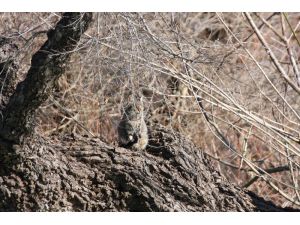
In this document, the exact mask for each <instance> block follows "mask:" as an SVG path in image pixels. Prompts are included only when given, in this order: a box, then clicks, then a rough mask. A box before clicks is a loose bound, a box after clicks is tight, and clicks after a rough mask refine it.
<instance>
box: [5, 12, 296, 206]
mask: <svg viewBox="0 0 300 225" xmlns="http://www.w3.org/2000/svg"><path fill="white" fill-rule="evenodd" d="M90 21H91V14H90V13H85V14H80V13H66V14H64V16H63V17H62V19H61V20H60V22H59V23H58V24H57V26H56V28H55V30H52V31H50V32H49V33H48V41H47V42H46V43H45V44H44V45H43V46H42V47H41V50H40V51H38V52H37V53H36V54H35V55H34V56H33V58H32V65H31V68H30V70H29V72H28V75H27V77H26V79H25V80H24V82H22V83H20V84H19V85H18V86H17V89H16V91H15V93H14V94H13V95H12V96H11V98H10V100H9V102H8V103H7V104H5V108H4V109H3V110H2V114H3V119H2V121H1V128H0V210H1V211H288V210H293V209H283V208H280V207H277V206H275V205H274V204H273V203H271V202H267V201H265V200H263V199H262V198H260V197H257V196H256V195H255V194H253V193H251V192H249V191H247V190H242V189H240V188H238V187H236V186H234V185H233V184H230V183H229V182H228V181H227V180H226V179H225V178H224V177H223V176H222V175H221V174H220V173H219V172H218V171H216V169H215V168H214V167H213V166H212V165H211V163H210V161H209V160H208V159H207V158H206V157H205V156H204V155H203V153H202V151H201V150H199V149H197V148H196V147H195V146H194V145H193V144H192V143H191V142H190V141H188V140H186V139H185V138H183V137H182V136H180V135H179V134H177V133H174V132H172V131H170V130H167V129H166V128H163V127H161V126H159V125H153V126H151V127H150V142H149V146H148V147H147V149H146V151H143V152H135V151H132V150H130V149H125V148H119V147H115V146H111V145H108V144H106V143H104V142H102V141H101V140H100V139H99V138H91V137H87V136H86V137H75V136H74V135H73V136H72V135H69V136H67V135H65V136H61V137H59V136H53V137H51V138H44V137H42V136H40V135H38V134H34V133H33V125H32V119H33V118H34V111H35V110H36V109H37V108H38V107H39V106H40V104H41V103H42V102H43V101H45V99H46V98H47V97H48V96H49V94H50V93H51V89H52V86H53V82H54V81H55V80H56V79H58V77H59V76H60V75H61V73H62V71H63V68H64V64H65V63H66V61H67V59H68V57H69V55H70V52H71V50H72V49H73V48H75V46H76V43H77V42H78V40H79V38H80V36H81V34H82V33H83V32H84V31H85V30H86V29H87V27H88V24H89V23H90ZM56 53H57V54H56ZM31 134H33V135H31Z"/></svg>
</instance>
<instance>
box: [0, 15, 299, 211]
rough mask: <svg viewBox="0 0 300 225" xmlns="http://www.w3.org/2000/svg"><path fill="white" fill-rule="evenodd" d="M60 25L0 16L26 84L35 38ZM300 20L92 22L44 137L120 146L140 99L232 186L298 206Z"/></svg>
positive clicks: (45, 115) (48, 114) (49, 111)
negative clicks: (123, 126)
mask: <svg viewBox="0 0 300 225" xmlns="http://www.w3.org/2000/svg"><path fill="white" fill-rule="evenodd" d="M59 16H60V15H58V14H52V13H43V14H41V13H35V14H22V15H20V14H14V13H11V14H7V13H5V14H2V15H1V16H0V27H1V33H2V34H4V35H6V36H12V38H14V39H15V40H16V42H17V43H18V44H19V45H20V46H21V47H20V51H21V52H22V54H24V59H23V64H24V66H23V67H22V69H21V70H20V76H21V77H22V74H26V70H27V68H28V66H29V59H30V55H31V54H32V53H33V52H34V51H36V50H37V49H38V47H39V46H40V45H41V43H42V42H43V41H44V40H45V34H40V35H37V36H36V37H35V38H31V39H30V37H32V35H34V33H36V32H38V31H43V30H47V29H49V27H51V26H53V25H54V24H55V21H57V20H58V19H59ZM299 19H300V14H299V13H289V14H283V13H275V14H272V13H259V14H254V13H251V14H242V13H146V14H144V13H143V14H140V13H99V14H95V15H94V23H93V26H92V27H91V28H90V29H89V30H88V32H87V33H86V35H85V36H84V38H83V39H82V43H81V45H80V46H78V50H77V52H76V53H75V54H74V55H73V57H72V60H71V62H70V64H69V65H68V68H67V70H66V72H65V75H64V76H63V77H61V79H60V80H59V81H58V83H57V85H56V89H55V92H54V94H53V96H52V97H51V98H50V99H49V100H48V101H47V102H46V103H45V104H44V105H43V106H42V107H41V108H40V109H39V110H38V124H39V126H38V129H39V131H41V132H42V133H43V134H44V135H52V134H57V133H62V134H63V133H66V132H67V133H70V132H73V133H76V134H86V133H89V134H93V135H97V136H100V137H101V138H102V139H103V140H105V141H107V142H108V143H114V142H115V140H116V131H115V130H116V124H117V122H118V119H119V117H120V115H119V112H120V110H119V109H120V107H121V106H122V104H123V102H126V100H127V99H128V96H131V95H133V96H135V97H136V98H137V97H138V96H140V95H141V93H143V96H144V105H145V106H146V114H147V120H148V121H149V122H152V123H153V122H158V123H162V124H164V125H166V126H169V127H172V128H173V129H174V130H176V131H179V132H181V133H182V134H184V135H186V136H188V137H189V138H190V139H191V140H193V142H194V143H196V144H197V145H198V146H199V147H200V148H202V149H203V150H204V151H205V152H206V153H207V154H209V155H210V156H211V158H213V159H214V162H215V164H216V166H217V167H219V168H220V170H221V171H222V173H223V174H224V175H226V176H227V178H228V179H230V180H232V181H233V182H235V183H237V184H239V185H241V186H247V188H249V189H250V190H253V191H254V192H256V193H258V194H259V195H261V196H263V197H265V198H266V199H270V200H273V201H274V202H276V203H277V204H281V205H283V206H293V207H299V205H300V203H299V202H300V195H299V191H300V190H299V163H300V160H299V159H300V148H299V143H300V137H299V130H300V129H299V125H300V113H299V112H300V97H299V92H298V89H297V88H299V84H300V78H299V77H298V76H299V72H298V70H299V69H298V68H299V59H300V57H299V52H300V44H299V39H300V35H299V33H300V29H299V26H300V22H299V21H300V20H299ZM251 24H252V26H251ZM253 24H254V25H255V26H256V27H257V29H255V26H254V27H253ZM33 28H34V29H33ZM254 31H256V33H255V32H254ZM259 35H261V37H263V41H262V40H261V39H260V38H258V37H259ZM25 39H27V41H25ZM28 40H30V41H28ZM270 52H272V55H271V57H270ZM276 63H277V64H276ZM274 168H276V169H274ZM258 175H259V178H258V177H256V176H258ZM255 177H256V178H255ZM257 178H258V179H257Z"/></svg>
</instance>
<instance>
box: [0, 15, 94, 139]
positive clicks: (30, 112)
mask: <svg viewBox="0 0 300 225" xmlns="http://www.w3.org/2000/svg"><path fill="white" fill-rule="evenodd" d="M91 18H92V14H91V13H84V14H81V13H64V14H63V16H62V19H61V20H60V21H59V22H58V24H57V25H56V27H55V29H54V30H50V31H49V32H48V33H47V36H48V40H47V41H46V42H45V44H44V45H43V46H42V47H41V49H40V50H39V51H38V52H37V53H35V54H34V55H33V57H32V60H31V67H30V69H29V71H28V74H27V76H26V79H25V80H24V81H23V82H21V83H19V84H18V86H17V89H16V91H15V93H14V94H13V96H12V97H11V98H10V100H9V102H8V104H7V106H6V107H5V108H4V110H3V111H2V114H3V118H2V121H1V123H0V136H1V137H2V138H3V139H6V140H8V141H11V142H14V143H19V142H20V141H22V140H23V139H24V138H25V137H26V136H28V135H31V134H33V127H34V125H33V119H34V115H35V110H36V109H37V108H38V107H39V106H40V105H41V104H42V103H43V102H44V101H45V100H46V99H47V98H48V97H49V95H50V94H51V91H52V89H53V85H54V83H55V81H56V80H57V79H58V78H59V77H60V76H61V75H62V73H63V71H64V67H65V64H66V61H67V60H68V59H69V57H70V55H71V52H72V51H73V50H74V49H75V48H76V45H77V43H78V41H79V39H80V36H81V35H82V33H83V32H84V31H85V30H86V29H87V27H88V25H89V24H90V22H91Z"/></svg>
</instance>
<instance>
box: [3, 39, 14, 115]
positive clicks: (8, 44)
mask: <svg viewBox="0 0 300 225" xmlns="http://www.w3.org/2000/svg"><path fill="white" fill-rule="evenodd" d="M17 52H18V47H17V45H15V44H14V43H12V41H11V40H10V39H8V38H6V37H2V36H0V110H3V108H4V107H5V105H6V104H7V102H8V99H9V97H10V96H11V95H12V94H13V93H14V91H15V86H16V84H17V69H18V62H17V61H18V60H17V58H18V57H17V56H16V55H17Z"/></svg>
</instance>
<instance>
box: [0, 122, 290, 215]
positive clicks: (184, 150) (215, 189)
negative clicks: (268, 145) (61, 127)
mask: <svg viewBox="0 0 300 225" xmlns="http://www.w3.org/2000/svg"><path fill="white" fill-rule="evenodd" d="M151 130H152V134H151V137H150V143H149V146H148V148H147V149H146V151H142V152H136V151H132V150H130V149H125V148H120V147H115V146H109V145H107V144H106V143H104V142H102V141H101V140H100V139H98V138H89V137H74V136H64V137H52V138H51V139H45V138H42V137H38V136H35V138H34V139H31V141H30V142H28V143H26V144H24V145H23V146H20V145H13V146H12V149H10V150H9V151H5V149H7V148H9V146H7V145H6V146H5V144H4V143H1V146H2V147H1V151H0V163H1V165H2V166H1V167H0V210H1V211H285V210H292V209H282V208H279V207H276V206H275V205H274V204H272V203H270V202H266V201H264V200H263V199H262V198H259V197H257V196H255V195H254V194H252V193H249V192H248V191H245V190H242V189H240V188H238V187H235V186H234V185H232V184H230V183H229V182H228V181H227V180H226V179H225V178H224V177H223V176H222V175H220V173H219V172H218V171H216V170H215V169H214V168H213V167H212V165H211V164H210V161H209V160H208V159H207V158H206V157H205V156H204V155H203V154H202V152H201V151H200V150H199V149H197V148H196V147H195V146H194V145H193V144H192V143H191V142H189V141H188V140H186V139H184V138H183V137H181V136H180V135H179V134H176V133H174V132H171V131H170V130H166V129H165V128H163V127H160V126H155V127H153V128H152V129H151ZM3 165H5V166H3Z"/></svg>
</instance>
